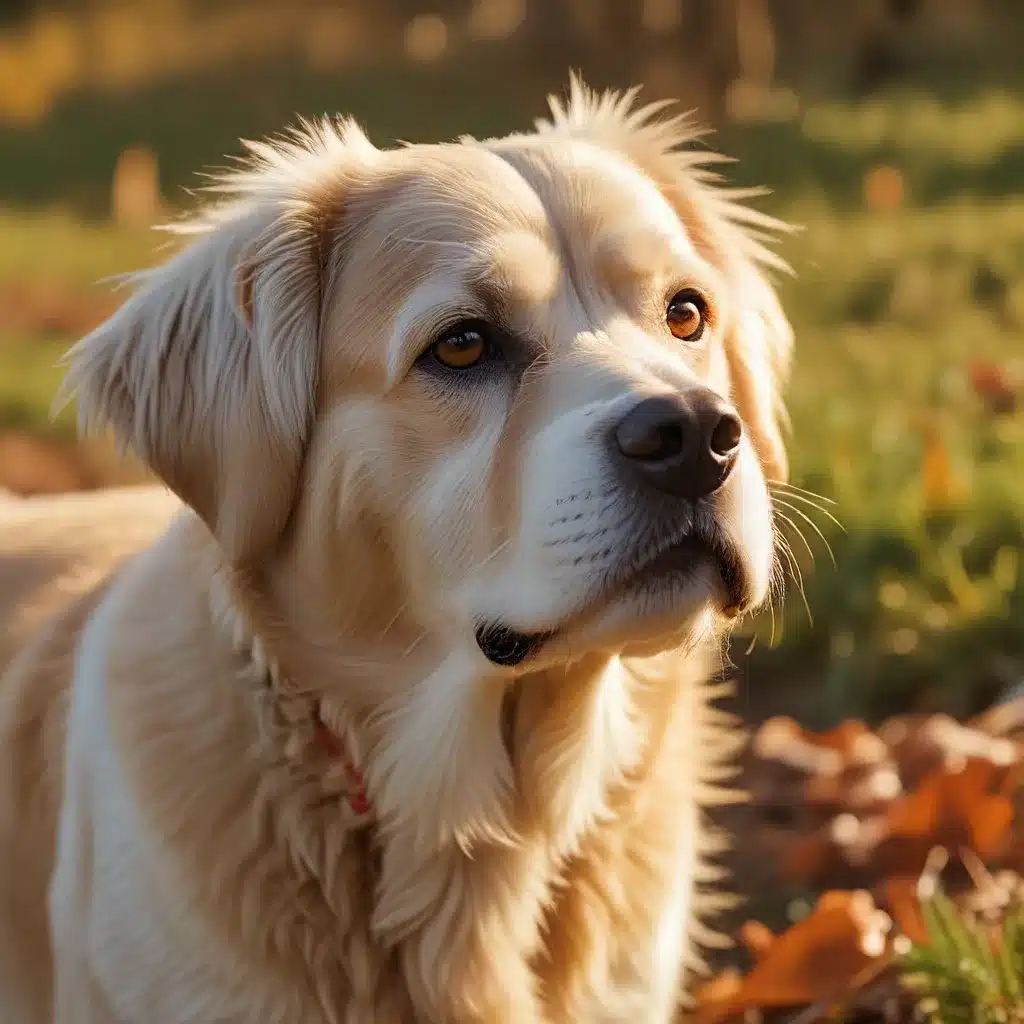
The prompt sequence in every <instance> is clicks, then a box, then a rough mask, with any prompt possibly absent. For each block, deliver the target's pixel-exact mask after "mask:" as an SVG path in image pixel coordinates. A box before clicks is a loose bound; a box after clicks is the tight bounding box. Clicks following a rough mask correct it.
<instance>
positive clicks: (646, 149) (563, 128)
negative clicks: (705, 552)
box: [537, 76, 793, 480]
mask: <svg viewBox="0 0 1024 1024" xmlns="http://www.w3.org/2000/svg"><path fill="white" fill-rule="evenodd" d="M637 91H638V90H636V89H632V90H630V91H628V92H625V93H615V92H606V93H601V94H598V93H595V92H592V91H591V90H590V89H588V88H587V87H586V86H585V85H584V84H583V83H582V81H580V79H579V78H578V77H576V76H573V78H572V80H571V82H570V88H569V97H568V100H567V101H566V102H564V103H563V101H562V100H560V99H559V98H558V97H551V98H550V99H549V103H550V106H551V120H550V121H539V122H538V123H537V130H538V131H540V132H542V133H543V132H560V133H563V134H570V135H574V136H576V137H578V138H582V139H588V140H590V141H591V142H594V143H596V144H598V145H603V146H605V147H607V148H610V149H614V150H615V151H616V152H617V153H619V154H620V155H622V156H624V157H626V159H628V160H629V161H630V162H632V163H633V164H634V165H635V166H636V167H638V168H639V169H640V170H641V171H643V173H645V174H646V175H647V176H648V177H649V178H650V179H651V180H652V181H654V182H655V183H656V184H657V185H658V187H659V188H660V189H661V191H662V193H663V194H664V196H665V198H666V199H667V200H668V201H669V202H670V203H671V204H672V206H673V207H674V208H675V210H676V211H677V213H678V214H679V217H680V219H681V220H682V222H683V224H684V225H685V227H686V230H687V232H688V233H689V234H690V237H691V238H692V240H693V243H694V245H695V246H696V248H697V250H698V251H699V252H700V253H701V255H702V256H703V257H704V258H705V259H707V260H708V261H709V262H710V263H711V264H712V265H713V266H714V267H716V268H717V269H718V270H719V271H720V272H721V273H722V274H723V275H724V276H725V278H726V280H727V281H729V283H730V284H731V286H732V291H733V294H734V296H735V300H736V301H735V315H734V317H733V320H732V322H731V323H730V324H729V325H728V328H727V336H726V339H725V345H726V353H727V356H728V360H729V371H730V378H731V381H732V396H731V397H732V400H733V402H734V403H735V405H736V408H737V409H738V410H739V413H740V415H741V416H742V418H743V420H744V423H745V424H746V427H747V430H748V431H749V433H750V435H751V438H752V440H753V443H754V447H755V449H756V451H757V453H758V456H759V457H760V459H761V463H762V465H763V467H764V471H765V475H766V476H767V477H768V478H769V479H771V480H784V479H785V478H786V476H787V475H788V459H787V456H786V444H785V437H784V431H785V428H786V427H787V425H788V423H787V418H786V411H785V403H784V401H783V389H784V387H785V384H786V381H787V378H788V376H789V362H790V353H791V349H792V343H793V335H792V330H791V328H790V325H789V322H788V320H787V319H786V316H785V314H784V313H783V311H782V307H781V306H780V304H779V301H778V297H777V296H776V294H775V289H774V288H773V287H772V284H771V281H770V280H769V279H768V276H767V273H766V271H768V270H770V269H775V270H781V271H787V270H788V267H787V266H786V264H785V262H784V261H783V260H782V259H781V258H780V257H779V256H777V255H776V254H775V253H774V252H773V251H772V250H771V249H770V248H769V243H770V241H771V240H772V239H774V238H775V237H776V236H777V235H778V234H780V233H783V232H786V231H788V230H790V229H789V227H788V225H786V224H784V223H783V222H782V221H779V220H776V219H775V218H774V217H769V216H768V215H766V214H763V213H761V212H760V211H758V210H754V209H752V208H751V207H749V206H746V205H744V200H746V199H749V198H751V197H753V196H756V195H759V194H761V190H759V189H729V188H725V187H723V186H722V185H721V183H720V178H719V176H718V175H717V174H716V173H715V172H714V171H712V170H710V169H709V167H710V165H713V164H717V163H723V162H726V158H725V157H722V156H719V155H718V154H716V153H712V152H709V151H705V150H695V149H692V148H686V147H687V146H688V145H689V144H691V143H692V142H694V141H695V140H697V139H699V138H700V136H701V134H702V133H701V132H700V131H699V130H697V129H695V128H694V127H693V125H692V124H691V123H690V121H689V115H687V114H681V115H677V116H671V117H664V118H662V117H659V115H660V114H661V112H662V111H663V110H664V109H665V108H666V107H667V106H669V104H668V103H664V102H661V103H651V104H649V105H647V106H643V107H637V106H636V105H635V100H636V95H637Z"/></svg>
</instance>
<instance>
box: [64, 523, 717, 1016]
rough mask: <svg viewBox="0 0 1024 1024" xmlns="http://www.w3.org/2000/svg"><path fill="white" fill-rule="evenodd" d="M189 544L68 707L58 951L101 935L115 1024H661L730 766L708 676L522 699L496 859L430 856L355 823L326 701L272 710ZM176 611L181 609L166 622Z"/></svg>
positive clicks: (119, 616) (276, 691) (85, 655)
mask: <svg viewBox="0 0 1024 1024" xmlns="http://www.w3.org/2000/svg"><path fill="white" fill-rule="evenodd" d="M181 542H182V538H181V537H178V538H173V537H172V539H171V541H170V542H168V543H165V544H164V545H163V546H162V548H158V549H157V550H156V551H154V552H153V553H151V554H149V555H147V556H145V557H144V558H143V559H141V560H140V562H139V563H138V565H136V566H134V567H133V568H132V569H131V570H130V571H129V572H128V573H127V575H126V576H125V578H124V579H123V580H122V581H121V582H120V583H119V585H118V586H117V587H116V588H115V589H114V591H113V592H112V594H111V595H110V596H109V597H108V598H107V599H106V603H105V604H104V605H103V606H101V609H100V611H99V612H98V613H97V614H96V616H94V618H93V620H92V621H91V623H90V625H89V628H88V630H87V632H86V635H85V638H84V641H83V644H82V648H81V652H80V655H79V661H78V670H77V674H76V679H75V683H74V695H73V699H72V712H71V719H70V728H69V758H68V775H67V785H68V787H69V791H68V797H67V799H66V808H65V812H64V815H63V820H62V823H61V841H60V851H61V857H59V863H58V871H57V880H56V884H55V888H54V894H55V895H54V906H55V908H56V911H57V912H56V916H55V931H56V935H55V937H56V939H57V948H58V950H59V949H60V946H61V938H62V936H65V937H67V938H70V937H71V936H72V935H76V936H80V930H81V929H85V930H87V931H88V933H89V935H90V943H89V947H90V948H91V949H92V950H94V951H95V953H94V954H93V958H92V959H91V962H90V963H89V964H88V968H89V971H90V972H91V973H92V974H93V975H94V977H95V979H96V981H95V984H96V986H97V989H98V990H99V991H101V992H103V993H104V995H103V1000H104V1002H107V1001H109V1003H110V1006H111V1008H112V1012H115V1013H116V1014H117V1015H118V1016H121V1017H122V1018H125V1019H131V1018H132V1017H133V1016H135V1015H137V1014H138V1013H141V1012H143V1009H144V1008H148V1009H147V1019H151V1020H155V1021H156V1020H159V1021H163V1020H168V1021H171V1020H179V1019H181V1020H184V1019H195V1018H194V1017H189V1016H182V1014H183V1013H184V1012H185V1008H184V1007H183V1006H182V1004H181V1002H180V995H179V996H178V997H177V1001H175V997H174V994H175V993H179V994H180V993H181V992H184V991H188V992H189V993H190V995H189V1001H188V1007H189V1010H188V1013H190V1014H191V1013H199V1012H200V1011H201V1013H202V1015H203V1016H213V1017H214V1018H215V1019H236V1018H237V1019H239V1020H242V1019H252V1018H253V1017H254V1016H255V1017H258V1018H259V1019H262V1020H278V1019H280V1020H286V1019H287V1020H289V1021H294V1020H302V1021H305V1020H310V1021H321V1020H323V1021H364V1020H365V1021H367V1022H369V1021H383V1022H387V1021H389V1020H394V1021H396V1022H397V1021H406V1020H410V1019H421V1020H434V1019H444V1020H449V1019H450V1020H463V1019H487V1020H492V1019H493V1020H497V1019H499V1018H498V1016H497V1015H496V1014H497V1013H498V1012H500V1013H502V1014H506V1016H504V1018H503V1019H506V1020H510V1019H516V1020H534V1019H537V1020H539V1019H543V1020H551V1021H566V1022H567V1021H595V1022H597V1021H614V1020H623V1019H627V1018H628V1017H630V1016H635V1015H637V1014H642V1015H643V1017H644V1019H645V1020H646V1019H649V1020H652V1021H653V1020H666V1021H667V1020H670V1019H671V1017H672V1013H673V1011H674V1007H675V1005H676V997H677V987H678V982H679V977H680V972H681V970H682V969H683V964H684V959H685V957H686V951H687V947H688V938H687V934H686V933H687V922H688V920H689V918H690V913H691V909H692V908H691V901H692V893H691V883H692V880H693V879H694V877H695V876H696V875H698V874H699V871H698V867H697V864H698V849H699V845H700V822H699V817H698V811H697V801H698V799H699V798H700V797H702V796H703V797H705V798H706V797H707V796H708V790H707V788H706V783H707V781H708V776H709V774H711V773H712V771H711V770H712V769H713V768H714V766H715V763H716V761H718V760H719V758H718V756H717V754H718V753H720V752H721V751H720V748H719V750H718V751H716V748H715V746H714V744H713V743H709V742H708V740H709V738H711V737H713V735H715V734H716V733H717V731H718V730H717V729H716V726H715V723H714V721H713V719H712V717H711V716H712V715H713V713H712V712H710V709H709V708H708V707H707V691H706V689H703V688H701V686H700V685H699V680H700V679H702V678H704V674H705V673H704V668H705V664H704V658H703V657H702V654H701V652H694V654H693V656H692V657H691V658H689V659H686V660H683V659H672V660H671V661H669V660H667V659H666V660H665V663H664V664H663V665H662V664H659V665H657V666H656V667H652V665H651V664H650V663H646V664H645V665H644V666H643V668H642V670H641V667H640V666H635V665H634V666H629V665H626V664H624V663H622V662H621V661H618V660H614V661H611V662H605V663H603V664H601V665H599V666H596V667H592V666H580V669H579V678H578V679H576V680H572V681H571V682H572V685H571V686H567V679H566V678H559V679H557V680H552V679H548V678H545V677H544V676H539V677H538V678H536V679H525V680H524V681H523V684H522V688H521V691H520V695H519V697H518V701H517V706H516V709H515V722H514V729H513V731H512V732H513V735H512V740H511V755H512V756H511V761H510V768H511V772H512V779H513V784H512V788H511V789H510V791H509V792H508V794H507V806H506V811H507V814H506V817H505V819H504V821H503V822H502V824H501V829H500V834H494V835H491V836H486V837H485V836H473V837H462V838H461V839H460V837H458V836H452V835H449V836H447V837H445V836H443V835H441V836H439V837H437V838H435V839H434V841H433V842H427V841H426V840H425V839H424V836H425V835H426V832H425V830H424V829H423V823H419V825H420V829H421V832H422V834H421V835H419V836H416V835H412V834H410V832H409V831H408V830H407V829H408V827H409V826H408V825H407V826H406V827H405V828H403V827H401V826H396V825H391V826H390V827H389V826H388V824H387V822H386V821H385V822H382V821H375V820H367V819H366V818H365V817H362V816H360V815H358V814H356V813H354V812H353V810H352V808H351V806H350V804H349V803H348V801H347V800H346V799H345V796H344V792H343V791H342V790H343V787H340V788H339V787H338V786H336V785H332V783H331V777H332V776H331V768H332V766H331V764H330V759H329V758H328V757H327V756H326V755H324V754H323V753H322V752H319V751H318V750H317V748H316V746H315V744H313V743H312V742H310V734H309V731H308V723H309V722H310V721H311V714H310V712H311V698H309V697H306V696H303V695H301V694H298V693H295V692H293V691H292V690H291V689H290V688H289V686H288V683H287V681H286V680H285V679H284V678H282V677H280V676H277V673H276V671H275V672H273V675H274V676H276V677H277V678H276V679H275V680H274V681H272V685H271V686H269V687H268V686H267V685H266V684H267V681H268V677H269V676H270V675H271V672H272V669H271V665H272V662H271V659H270V657H269V656H268V655H267V654H266V653H264V652H265V650H266V648H265V646H264V645H262V644H260V643H259V642H257V641H256V638H255V637H253V636H252V635H251V634H245V639H244V642H241V641H242V633H241V632H240V629H241V627H240V623H241V621H242V620H241V618H240V617H238V616H232V615H230V614H228V613H227V606H226V605H225V604H224V602H223V599H218V593H219V588H218V586H217V585H216V584H214V585H213V586H212V587H209V588H206V587H203V586H201V585H200V586H197V585H196V583H195V579H196V578H195V577H194V576H192V575H191V573H193V572H195V570H196V568H197V566H201V565H203V564H205V558H204V557H197V556H196V554H195V552H190V551H189V550H188V547H187V545H185V546H184V547H182V546H181ZM199 578H200V579H201V578H202V577H201V576H200V577H199ZM157 581H160V583H161V584H162V585H161V586H159V587H157V586H154V584H155V583H156V582H157ZM164 590H173V591H174V592H175V593H177V594H178V595H179V597H180V595H182V594H183V593H185V594H188V600H187V601H185V602H184V603H183V604H179V605H178V606H177V607H175V608H174V614H173V616H172V615H171V609H169V608H165V607H161V604H162V599H161V596H160V595H161V592H162V591H164ZM211 595H212V596H213V597H214V604H215V609H216V614H213V615H211V613H210V600H211ZM156 621H162V622H164V623H165V624H169V625H170V627H171V628H170V630H169V631H164V630H161V633H162V634H163V635H162V636H161V637H160V638H159V639H158V638H157V637H155V636H154V635H153V630H152V626H151V624H152V623H153V622H156ZM228 627H230V629H231V631H229V629H228ZM115 634H116V635H117V636H119V637H122V638H124V639H123V640H122V641H119V642H114V643H112V642H111V639H112V637H113V636H114V635H115ZM254 652H255V653H254ZM652 668H653V670H652ZM142 678H144V680H145V682H144V685H140V679H142ZM556 684H557V685H556ZM328 703H329V702H328ZM325 717H326V718H327V719H328V720H333V723H334V727H335V728H341V725H342V723H341V720H340V719H339V718H338V717H337V716H336V715H335V716H334V717H333V719H332V715H331V712H330V711H329V710H327V712H326V715H325ZM349 724H350V725H351V723H349ZM355 733H356V735H357V736H358V733H359V729H358V727H356V728H355ZM381 742H383V740H382V739H381V738H378V739H377V744H378V746H379V745H380V743H381ZM366 756H367V757H368V759H372V757H373V754H372V746H371V747H370V751H368V752H367V754H366ZM363 768H364V771H365V772H366V775H367V778H369V779H371V780H372V779H373V778H374V773H373V771H372V768H373V765H372V761H371V760H367V762H366V763H365V764H364V765H363ZM211 780H217V784H216V785H211ZM370 785H371V790H370V797H371V800H374V797H375V793H374V792H373V789H372V782H371V784H370ZM702 786H703V787H704V788H703V789H702ZM76 808H77V810H75V809H76ZM83 810H85V811H86V813H83ZM126 830H128V832H129V833H130V834H128V835H126ZM114 837H116V838H114ZM97 844H99V846H100V849H97ZM86 848H87V849H93V850H96V856H97V857H98V858H100V859H101V861H102V862H103V864H104V869H103V870H102V871H96V870H92V871H90V870H88V868H87V867H85V866H83V862H82V859H81V854H82V851H83V849H86ZM86 863H88V861H87V862H86ZM94 863H95V862H94ZM83 901H84V902H83ZM126 901H127V902H128V903H129V904H130V907H126ZM104 905H106V906H109V907H110V908H112V909H111V910H110V911H109V912H108V913H103V914H95V913H89V914H88V915H86V914H85V910H84V909H83V908H85V907H92V908H94V907H96V906H104ZM129 910H130V914H128V915H127V916H128V917H129V919H131V920H132V921H133V926H132V927H128V928H126V927H125V916H126V911H129ZM83 966H84V965H83ZM125 978H130V979H133V980H132V981H131V982H130V983H128V984H125V981H124V979H125ZM442 982H443V983H442ZM58 991H59V988H58ZM499 1001H500V1003H499ZM498 1005H500V1007H501V1009H500V1010H499V1011H495V1010H491V1009H490V1008H491V1007H494V1006H498ZM154 1006H159V1007H161V1008H162V1013H163V1015H158V1016H155V1017H154V1016H152V1008H153V1007H154ZM492 1014H493V1015H492ZM521 1014H522V1016H521ZM525 1014H529V1015H530V1016H525Z"/></svg>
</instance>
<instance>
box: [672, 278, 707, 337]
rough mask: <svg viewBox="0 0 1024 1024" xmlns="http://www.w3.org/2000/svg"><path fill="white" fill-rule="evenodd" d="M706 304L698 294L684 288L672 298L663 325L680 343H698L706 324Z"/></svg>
mask: <svg viewBox="0 0 1024 1024" xmlns="http://www.w3.org/2000/svg"><path fill="white" fill-rule="evenodd" d="M707 308H708V306H707V303H706V302H705V301H704V299H703V297H702V296H701V294H700V293H699V292H695V291H694V290H693V289H692V288H686V289H684V290H683V291H681V292H677V293H676V294H675V295H673V296H672V301H671V302H670V303H669V304H668V309H667V310H666V311H665V323H667V324H668V329H669V330H670V331H671V332H672V336H673V337H675V338H678V339H679V340H680V341H699V340H700V337H701V335H702V334H703V333H704V326H705V324H706V323H707Z"/></svg>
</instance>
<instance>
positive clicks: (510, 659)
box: [476, 622, 553, 668]
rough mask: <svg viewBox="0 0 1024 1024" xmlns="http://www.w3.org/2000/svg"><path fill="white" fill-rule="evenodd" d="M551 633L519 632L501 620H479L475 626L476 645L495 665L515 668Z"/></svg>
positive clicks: (548, 637) (537, 648) (542, 643)
mask: <svg viewBox="0 0 1024 1024" xmlns="http://www.w3.org/2000/svg"><path fill="white" fill-rule="evenodd" d="M552 636H553V633H552V632H551V631H547V632H544V633H521V632H519V630H516V629H513V628H512V627H511V626H508V625H506V624H505V623H503V622H481V623H479V624H478V625H477V627H476V642H477V646H478V647H479V648H480V650H481V651H483V654H484V657H486V658H487V660H488V661H491V662H493V663H494V664H495V665H502V666H504V667H505V668H515V666H516V665H521V664H522V663H523V662H524V661H525V660H526V659H527V658H529V657H530V655H531V654H535V653H536V652H537V650H539V648H540V647H542V646H543V645H544V643H545V642H547V641H548V640H550V639H551V637H552Z"/></svg>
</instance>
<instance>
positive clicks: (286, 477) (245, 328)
mask: <svg viewBox="0 0 1024 1024" xmlns="http://www.w3.org/2000/svg"><path fill="white" fill-rule="evenodd" d="M355 131H357V129H354V128H353V127H352V126H338V125H331V124H327V123H325V124H323V125H319V126H316V127H314V128H306V129H305V132H306V134H303V135H301V136H300V135H297V136H296V137H295V138H293V139H292V140H291V141H290V142H284V143H279V144H276V145H273V146H272V145H268V144H258V145H255V146H251V147H250V148H251V149H252V150H253V151H254V153H255V155H256V162H255V164H254V166H253V167H251V168H249V169H247V170H245V171H242V172H240V173H238V174H237V175H235V176H233V177H232V178H230V179H228V180H227V181H226V183H224V184H223V185H222V186H221V187H220V190H221V191H223V192H226V193H228V194H229V195H231V196H232V199H233V202H231V203H230V205H227V206H224V207H221V208H219V209H215V210H214V211H212V212H211V213H209V214H207V215H206V216H205V217H204V218H203V219H202V220H201V221H199V222H197V223H196V224H195V225H192V226H190V227H188V228H186V229H184V230H186V231H189V232H194V233H197V234H198V238H197V239H196V240H195V241H193V242H192V243H191V245H189V246H188V247H187V248H186V249H185V250H184V251H182V252H181V253H179V254H178V255H177V256H175V257H174V258H173V259H171V260H170V261H169V262H167V263H165V264H164V265H162V266H159V267H156V268H155V269H153V270H149V271H145V272H143V273H141V274H139V275H137V276H135V277H134V278H133V279H132V282H133V283H134V285H135V292H134V294H133V295H132V296H131V298H130V299H129V300H128V301H127V302H126V303H125V304H124V305H123V306H122V307H121V308H120V310H119V311H118V312H117V313H116V314H114V316H112V317H111V318H110V319H109V320H108V321H106V323H104V324H102V325H101V326H100V327H98V328H97V329H96V330H95V331H93V333H92V334H90V335H88V336H87V337H86V338H84V339H83V340H82V341H80V342H79V343H78V344H77V345H76V346H75V347H74V348H73V349H72V350H71V351H70V352H69V353H68V355H67V357H66V362H67V363H68V365H69V371H68V374H67V378H66V380H65V383H64V389H63V393H64V394H65V395H67V396H70V395H71V394H74V395H76V396H77V398H78V404H79V420H80V423H81V424H82V426H83V427H84V428H86V429H88V428H93V429H95V428H102V427H106V426H109V427H111V428H112V429H113V432H114V434H115V436H116V437H117V438H118V439H119V441H120V442H121V443H122V444H124V445H125V446H126V447H129V448H131V449H133V450H134V451H135V452H136V453H137V454H138V455H139V456H140V457H141V458H142V459H143V460H144V461H145V462H147V463H148V464H149V466H150V467H151V468H152V469H153V470H154V471H155V472H156V473H157V474H158V475H159V476H160V477H162V478H163V480H164V481H166V483H167V484H168V486H169V487H170V488H171V489H172V490H173V491H175V492H176V493H177V494H178V495H179V497H181V498H182V499H183V500H184V501H185V502H187V503H188V504H189V505H190V506H192V508H193V509H195V511H196V512H197V513H198V514H199V515H200V516H201V517H202V518H203V520H204V521H205V522H206V524H207V525H208V526H209V528H210V530H211V531H212V532H213V533H214V535H215V536H216V537H217V539H218V541H219V542H220V544H221V546H222V548H223V549H224V551H225V553H226V554H227V555H228V557H229V558H230V559H232V560H233V561H234V562H236V563H240V562H244V561H247V560H250V559H252V558H254V557H256V556H257V555H258V554H260V553H261V552H262V551H264V550H266V549H267V548H268V547H269V546H271V545H272V544H273V543H274V541H275V540H276V539H277V538H278V536H279V534H280V532H281V530H282V529H283V527H284V525H285V523H286V521H287V519H288V516H289V514H290V511H291V507H292V503H293V500H294V495H295V490H296V486H297V482H298V478H299V473H300V470H301V463H302V458H303V453H304V450H305V446H306V443H307V441H308V439H309V433H310V430H311V427H312V423H313V417H314V412H315V402H316V387H317V371H318V366H319V360H320V352H319V348H320V346H319V333H320V310H321V305H322V287H323V286H322V280H323V277H324V272H323V264H324V261H325V258H326V257H325V253H326V251H327V245H328V236H329V234H330V232H331V230H332V227H333V223H332V222H333V221H334V220H335V219H336V217H335V214H336V212H337V211H336V206H337V203H338V202H340V200H338V199H337V197H336V196H335V195H334V192H333V191H332V190H331V189H329V188H327V186H326V185H325V182H324V179H325V175H326V173H327V169H328V168H329V170H330V171H331V172H332V173H333V179H332V181H331V182H329V183H328V184H334V185H339V188H338V189H337V191H338V192H340V183H339V181H338V178H339V175H338V173H337V172H338V170H339V166H338V164H337V162H335V161H332V160H331V159H330V158H332V157H335V158H338V159H343V158H347V159H349V160H351V153H350V151H351V149H352V148H353V147H351V146H348V145H346V141H347V138H346V136H349V137H350V136H351V133H352V132H355ZM359 138H360V139H361V141H362V142H363V143H365V139H363V138H362V136H360V137H359ZM365 145H366V146H369V143H365Z"/></svg>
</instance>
